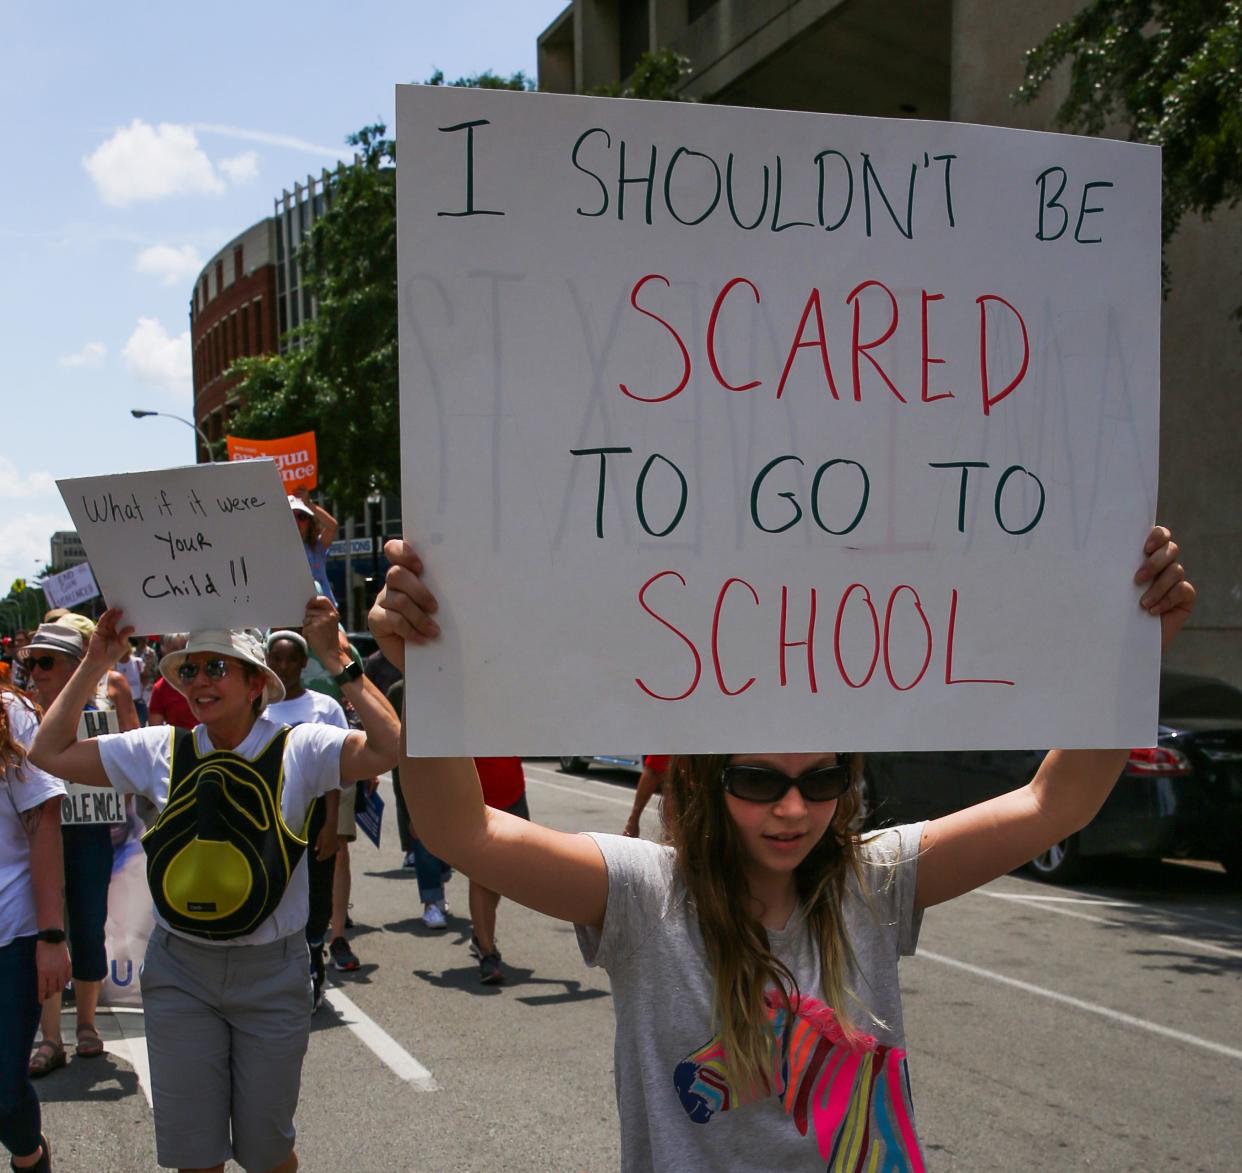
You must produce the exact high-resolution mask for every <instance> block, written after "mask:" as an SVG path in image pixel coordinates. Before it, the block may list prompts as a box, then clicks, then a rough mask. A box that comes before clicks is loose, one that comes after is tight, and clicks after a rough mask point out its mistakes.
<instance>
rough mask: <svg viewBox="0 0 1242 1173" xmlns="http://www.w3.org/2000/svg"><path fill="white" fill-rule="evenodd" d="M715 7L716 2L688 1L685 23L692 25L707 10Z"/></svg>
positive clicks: (707, 0) (706, 0)
mask: <svg viewBox="0 0 1242 1173" xmlns="http://www.w3.org/2000/svg"><path fill="white" fill-rule="evenodd" d="M715 7H716V0H688V3H687V4H686V23H687V24H694V22H695V21H696V20H698V19H699V17H700V16H702V15H703V13H705V12H706V11H707V10H708V9H709V8H715Z"/></svg>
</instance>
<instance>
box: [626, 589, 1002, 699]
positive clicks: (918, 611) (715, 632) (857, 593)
mask: <svg viewBox="0 0 1242 1173" xmlns="http://www.w3.org/2000/svg"><path fill="white" fill-rule="evenodd" d="M669 580H676V582H677V583H680V585H681V586H682V587H687V585H688V584H687V582H686V579H685V578H684V577H683V576H682V575H681V574H680V573H679V572H678V571H676V570H662V571H660V572H659V573H658V574H654V575H652V576H651V577H650V578H649V579H648V580H647V581H646V582H645V583H643V585H642V586H641V587H640V588H639V591H638V605H639V606H640V607H641V608H642V609H643V611H644V612H646V614H647V615H649V616H650V617H651V618H652V619H654V620H655V621H656V622H657V623H658V624H660V625H661V626H662V627H664V628H666V629H667V630H668V631H669V632H670V633H671V634H672V635H673V636H674V637H675V638H676V639H678V640H679V641H680V642H681V643H682V645H684V647H685V649H686V652H687V655H688V659H687V663H686V667H687V669H688V673H687V675H688V678H689V683H688V684H687V685H686V687H685V688H684V689H683V690H682V691H681V692H679V693H674V694H668V693H662V692H657V691H656V690H655V689H654V688H652V687H651V686H650V685H649V684H647V683H646V682H645V681H644V680H643V679H642V678H641V677H635V678H634V683H635V684H637V685H638V687H639V688H640V689H642V691H643V692H644V693H646V694H647V696H649V697H651V698H652V699H653V700H657V701H684V700H685V699H686V698H687V697H690V696H693V695H694V693H695V691H696V690H697V689H698V688H699V685H700V683H701V682H702V680H703V675H704V673H703V661H704V653H703V652H700V650H699V648H700V646H701V645H706V656H707V658H708V659H709V660H710V662H711V668H712V672H713V674H714V676H715V679H716V686H717V688H718V689H719V690H720V692H721V694H722V695H724V696H730V697H734V696H741V695H742V694H743V693H745V692H747V691H749V690H750V689H751V688H753V687H754V686H755V685H756V684H757V683H760V679H761V678H760V673H761V670H762V669H761V666H760V665H758V664H741V663H738V657H737V656H736V655H735V656H733V657H732V658H730V657H729V656H728V654H727V645H728V640H727V638H726V634H727V632H726V630H725V628H726V625H725V623H724V622H723V620H724V613H725V600H726V599H727V598H728V597H729V595H730V592H737V595H738V599H739V602H740V603H741V605H742V606H746V604H747V603H748V602H749V604H750V606H752V607H756V608H759V610H760V611H762V612H765V615H764V616H761V618H767V619H768V622H769V623H771V617H770V612H771V610H772V608H771V604H770V603H769V604H768V605H767V606H766V607H765V604H764V603H763V602H762V601H761V599H760V597H759V592H758V591H757V590H756V589H755V588H754V586H753V585H752V584H751V583H749V582H747V581H746V580H745V579H743V578H728V579H726V580H725V582H724V583H723V584H722V585H721V587H720V589H719V591H717V593H716V599H715V604H714V606H713V608H712V622H711V633H710V635H709V636H707V637H706V638H705V639H703V638H701V639H700V640H699V641H698V642H696V641H695V639H694V638H692V637H691V636H690V635H688V634H687V633H686V632H685V631H683V630H682V629H681V628H679V627H678V626H677V625H676V624H675V623H673V622H672V620H670V619H668V618H667V617H666V616H665V615H662V614H661V613H660V612H659V611H658V610H656V605H655V600H654V599H653V598H652V596H653V595H655V594H656V593H658V592H657V588H658V587H665V586H671V585H672V584H671V582H670V581H669ZM673 589H677V588H675V587H674V588H673ZM808 603H809V605H808V607H807V610H806V615H807V619H806V626H805V629H804V630H803V631H801V632H794V631H793V623H794V621H792V620H791V619H790V589H789V586H788V585H787V584H782V585H781V591H780V614H779V621H778V623H777V624H776V625H775V628H774V631H773V634H774V636H775V639H774V642H773V652H774V654H775V660H776V664H775V673H774V674H770V675H769V677H768V679H769V680H770V679H771V678H772V675H774V676H775V679H777V680H778V681H779V684H780V687H781V688H786V687H789V684H790V671H789V653H790V652H791V650H792V649H795V648H802V649H804V651H803V653H802V656H801V657H799V658H804V659H805V666H806V676H805V679H806V687H807V690H808V692H810V693H813V694H814V693H818V692H819V690H820V677H821V674H822V672H823V671H824V669H825V667H826V668H827V670H828V671H829V672H830V673H832V674H833V675H834V676H835V679H836V680H838V681H839V682H840V683H842V684H844V685H845V686H846V687H848V688H866V687H867V686H868V685H870V684H872V682H873V681H874V682H875V683H876V685H877V686H878V687H883V685H884V684H885V683H887V685H888V687H889V688H891V689H892V690H893V691H895V692H909V691H910V690H912V689H914V688H917V687H918V686H919V685H920V684H922V683H923V682H924V681H925V680H927V679H928V671H929V669H930V668H931V665H932V660H933V658H934V657H935V654H936V651H937V646H938V645H939V646H940V647H941V649H942V654H943V664H944V673H943V681H944V683H945V684H946V685H957V684H1000V685H1005V686H1010V687H1012V686H1013V684H1014V681H1012V680H1005V679H1000V678H991V677H969V676H959V675H957V674H956V671H957V670H956V669H955V666H954V647H955V642H956V638H957V625H958V604H959V597H958V592H957V588H956V587H953V588H951V590H950V592H949V608H948V619H947V622H946V624H945V627H944V631H943V634H942V638H941V639H940V640H937V633H936V630H935V629H934V628H933V626H932V621H931V620H930V619H929V618H928V616H927V612H926V610H924V607H923V600H922V598H921V597H920V596H919V592H918V591H917V590H916V589H915V588H914V587H913V586H910V585H909V584H906V583H902V584H901V585H899V586H896V587H894V588H893V589H892V590H891V591H889V593H888V597H887V599H884V597H883V595H880V596H873V595H872V592H871V589H870V588H869V587H868V586H867V585H866V584H865V583H860V582H855V583H851V584H850V585H849V586H847V587H846V588H845V590H843V591H842V592H841V594H840V596H839V598H838V599H837V600H836V607H835V613H834V619H833V625H832V639H831V644H830V646H829V647H827V648H825V647H824V646H823V641H822V640H821V641H820V643H819V644H818V645H817V642H816V641H817V637H818V636H819V632H818V624H817V620H818V617H819V615H820V612H821V606H820V592H819V591H818V590H817V589H816V588H815V587H811V588H809V596H808ZM903 610H904V611H905V612H906V614H905V615H904V616H902V614H901V612H902V611H903ZM730 614H731V615H732V616H733V618H734V622H737V616H738V613H737V611H736V609H735V608H731V609H730ZM911 616H913V617H914V618H915V619H916V620H917V622H916V623H914V624H913V625H911V624H910V623H909V622H908V620H909V619H910V617H911ZM903 618H904V619H906V620H907V622H906V623H904V624H902V625H901V630H902V631H903V632H904V634H899V633H898V626H899V621H900V620H901V619H903ZM743 621H744V620H743ZM911 626H913V628H914V630H915V631H916V633H917V634H915V635H914V636H911V635H910V634H909V628H910V627H911ZM791 633H792V634H795V635H796V634H803V635H804V636H805V638H800V639H797V638H790V637H791ZM860 633H861V638H862V641H863V642H864V644H866V643H869V645H870V652H869V654H868V655H866V656H863V657H860V658H858V659H857V662H851V663H848V664H847V663H846V659H847V655H846V644H847V643H848V644H849V645H850V646H851V647H853V648H854V649H855V653H856V651H857V646H858V642H859V634H860ZM850 637H853V638H850ZM829 652H831V659H829V658H828V653H829ZM726 660H727V661H728V663H727V664H726ZM908 662H919V666H918V668H917V670H916V671H913V672H910V671H909V670H908V669H907V672H906V676H905V678H899V676H898V668H897V665H898V663H902V664H906V663H908ZM881 667H882V668H883V672H882V673H880V672H879V671H878V670H879V669H880V668H881ZM726 668H728V670H729V671H728V674H727V678H726ZM939 679H940V677H939V674H937V683H938V682H939Z"/></svg>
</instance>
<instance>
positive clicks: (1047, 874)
mask: <svg viewBox="0 0 1242 1173" xmlns="http://www.w3.org/2000/svg"><path fill="white" fill-rule="evenodd" d="M1030 869H1031V871H1032V872H1034V873H1035V875H1036V876H1038V877H1039V878H1040V879H1041V880H1047V881H1048V882H1049V883H1051V884H1068V883H1070V882H1071V881H1073V880H1076V879H1077V878H1078V877H1079V876H1080V875H1082V870H1083V865H1082V857H1081V856H1080V855H1079V853H1078V836H1077V835H1071V836H1070V837H1069V838H1068V839H1062V840H1061V841H1060V842H1059V843H1054V844H1053V845H1052V846H1051V847H1049V848H1048V850H1047V851H1043V852H1040V854H1039V855H1037V856H1036V857H1035V858H1034V859H1033V860H1031V862H1030Z"/></svg>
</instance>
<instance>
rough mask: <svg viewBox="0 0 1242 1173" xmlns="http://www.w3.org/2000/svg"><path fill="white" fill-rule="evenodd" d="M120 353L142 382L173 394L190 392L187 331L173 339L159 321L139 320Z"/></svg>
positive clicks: (188, 334) (153, 319) (188, 337)
mask: <svg viewBox="0 0 1242 1173" xmlns="http://www.w3.org/2000/svg"><path fill="white" fill-rule="evenodd" d="M121 353H122V355H124V357H125V365H126V366H127V367H128V368H129V371H130V373H131V374H133V375H134V376H135V377H136V378H138V379H141V380H142V381H143V382H144V383H149V384H151V385H152V386H155V387H160V388H162V389H163V390H165V391H169V392H172V393H173V394H175V395H188V394H189V393H190V389H191V382H192V381H191V369H190V332H189V330H183V331H182V332H181V333H180V334H178V335H177V336H176V337H175V338H174V337H173V336H172V335H170V334H169V333H168V331H167V330H165V329H164V327H163V325H162V324H161V323H160V320H159V318H139V319H138V325H137V326H135V327H134V332H133V333H132V334H131V335H130V336H129V340H128V341H127V342H126V343H125V347H124V349H123V350H122V351H121Z"/></svg>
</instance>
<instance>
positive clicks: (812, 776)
mask: <svg viewBox="0 0 1242 1173" xmlns="http://www.w3.org/2000/svg"><path fill="white" fill-rule="evenodd" d="M850 777H851V772H850V763H849V760H848V759H846V760H845V761H842V762H838V763H837V764H836V765H835V766H818V767H816V768H815V769H813V770H807V771H806V773H804V774H799V775H798V776H797V777H796V778H791V777H790V776H789V775H788V774H783V773H781V771H780V770H774V769H772V768H771V767H769V766H725V768H724V770H723V771H722V773H721V781H722V782H723V783H724V788H725V790H726V791H728V793H730V794H731V795H733V797H734V798H740V799H742V800H743V801H744V802H779V801H780V800H781V799H782V798H784V797H785V795H786V794H787V793H788V791H789V788H790V787H791V786H796V787H797V788H798V791H799V792H800V793H801V795H802V797H803V798H804V799H805V800H806V801H807V802H831V801H832V800H833V799H834V798H840V797H841V795H843V794H844V793H845V792H846V791H847V790H848V789H849V788H850Z"/></svg>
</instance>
